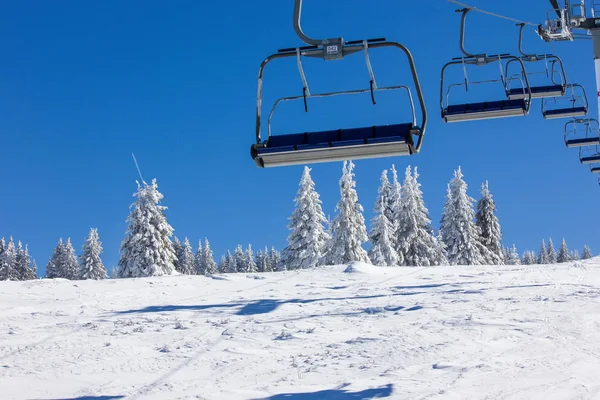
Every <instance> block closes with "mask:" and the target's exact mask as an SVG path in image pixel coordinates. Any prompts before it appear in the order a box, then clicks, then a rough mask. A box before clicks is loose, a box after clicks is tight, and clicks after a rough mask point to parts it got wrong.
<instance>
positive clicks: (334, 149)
mask: <svg viewBox="0 0 600 400" xmlns="http://www.w3.org/2000/svg"><path fill="white" fill-rule="evenodd" d="M301 13H302V0H295V3H294V16H293V25H294V30H295V32H296V34H297V35H298V37H299V38H300V39H301V40H302V41H303V42H304V43H306V44H308V46H304V47H297V48H287V49H281V50H279V51H278V52H277V53H275V54H272V55H270V56H268V57H267V58H266V59H265V60H264V61H263V62H262V63H261V65H260V68H259V72H258V93H257V105H256V143H255V144H253V145H252V146H251V156H252V158H253V160H254V161H255V163H256V165H257V166H258V167H261V168H265V167H276V166H288V165H298V164H305V163H318V162H331V161H343V160H348V159H364V158H377V157H390V156H395V155H412V154H417V153H419V151H420V150H421V146H422V144H423V137H424V135H425V131H426V127H427V109H426V106H425V99H424V96H423V91H422V89H421V84H420V82H419V77H418V75H417V69H416V66H415V62H414V58H413V56H412V54H411V52H410V51H409V50H408V49H407V48H406V47H405V46H404V45H402V44H400V43H397V42H390V41H387V40H386V39H385V38H377V39H368V40H355V41H344V40H343V38H333V39H312V38H310V37H308V36H306V34H305V33H304V32H303V30H302V27H301V24H300V19H301ZM384 47H392V48H397V49H400V50H401V51H402V52H403V53H404V54H405V55H406V57H407V58H408V63H409V66H410V69H411V73H412V78H413V82H414V86H415V90H416V93H417V98H418V101H419V106H420V111H421V124H420V125H417V124H416V113H415V106H414V101H413V97H412V94H411V91H410V88H409V87H407V86H404V85H398V86H386V87H378V86H377V83H376V80H375V76H374V73H373V69H372V67H371V61H370V58H369V50H372V49H378V48H384ZM361 51H364V53H365V61H366V64H367V69H368V72H369V77H370V84H369V88H368V89H358V90H347V91H337V92H329V93H318V94H313V93H311V92H310V90H309V88H308V83H307V80H306V76H305V74H304V70H303V68H302V57H313V58H322V59H323V60H325V61H328V60H338V59H343V58H344V57H346V56H348V55H351V54H354V53H358V52H361ZM289 57H295V58H296V59H297V64H298V70H299V72H300V77H301V80H302V84H303V88H302V95H300V96H290V97H283V98H280V99H278V100H276V101H275V103H274V105H273V107H272V109H271V112H270V114H269V117H268V123H267V125H268V129H267V132H268V137H267V139H266V140H263V139H262V138H261V129H262V90H263V89H262V88H263V75H264V70H265V67H266V66H267V64H269V63H270V62H271V61H273V60H276V59H280V58H289ZM390 90H407V92H408V96H409V100H410V104H411V108H412V121H411V126H410V129H409V131H408V134H407V136H406V137H407V140H406V141H404V142H403V141H393V140H385V139H379V140H377V139H378V138H379V136H378V133H379V132H383V131H387V132H389V129H387V127H385V126H384V127H379V132H377V128H378V127H375V126H374V127H370V128H368V129H372V132H373V134H372V137H371V138H364V140H362V143H356V140H354V141H353V142H352V141H348V144H347V145H344V143H338V144H336V145H334V144H333V143H331V142H329V143H325V145H323V146H319V148H309V149H305V148H302V147H303V146H296V145H294V146H291V147H293V148H292V149H290V150H288V149H286V150H282V151H281V152H278V151H274V152H265V150H266V149H268V147H269V142H270V141H271V138H272V137H274V136H271V120H272V118H273V115H274V113H275V110H276V108H277V106H278V105H279V104H280V103H281V102H284V101H293V100H300V99H302V100H303V101H304V108H305V111H308V102H307V100H308V99H309V98H319V97H331V96H337V95H351V94H360V93H371V101H372V103H373V104H376V101H375V92H378V91H390ZM403 125H406V124H403ZM398 126H399V125H398ZM328 133H332V132H328ZM341 133H342V131H341V130H339V134H338V137H339V136H340V135H341ZM383 134H385V135H387V136H390V135H389V134H388V133H385V132H384V133H382V135H383ZM304 135H305V136H306V135H308V136H310V135H311V133H310V132H309V133H305V134H304ZM382 137H383V136H382ZM415 137H416V143H415V140H414V138H415ZM351 142H352V143H351Z"/></svg>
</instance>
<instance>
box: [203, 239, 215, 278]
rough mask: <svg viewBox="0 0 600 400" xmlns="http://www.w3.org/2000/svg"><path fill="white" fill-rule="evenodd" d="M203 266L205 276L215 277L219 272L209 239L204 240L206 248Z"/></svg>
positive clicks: (204, 248)
mask: <svg viewBox="0 0 600 400" xmlns="http://www.w3.org/2000/svg"><path fill="white" fill-rule="evenodd" d="M202 265H203V268H202V270H203V275H213V274H216V273H217V272H218V270H219V268H218V266H217V263H216V262H215V257H214V255H213V251H212V249H211V248H210V243H209V242H208V239H207V238H204V247H202Z"/></svg>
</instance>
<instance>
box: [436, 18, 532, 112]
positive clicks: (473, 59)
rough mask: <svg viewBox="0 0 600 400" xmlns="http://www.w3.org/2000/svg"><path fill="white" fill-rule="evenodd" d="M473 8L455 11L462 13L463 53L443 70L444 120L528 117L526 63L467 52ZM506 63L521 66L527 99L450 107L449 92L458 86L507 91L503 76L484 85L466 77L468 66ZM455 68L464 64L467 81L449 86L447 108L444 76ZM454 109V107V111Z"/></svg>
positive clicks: (511, 57) (441, 94)
mask: <svg viewBox="0 0 600 400" xmlns="http://www.w3.org/2000/svg"><path fill="white" fill-rule="evenodd" d="M470 11H471V8H468V7H467V8H463V9H460V10H456V12H461V13H462V18H461V23H460V50H461V52H462V53H463V56H462V57H457V58H453V59H452V61H450V62H449V63H447V64H445V65H444V66H443V67H442V71H441V84H440V108H441V111H442V119H443V120H444V121H445V122H447V123H450V122H463V121H475V120H483V119H492V118H505V117H517V116H525V115H527V114H529V109H530V107H531V90H530V86H529V78H528V76H527V73H526V68H525V64H524V63H523V60H521V58H519V57H516V56H512V55H510V54H496V55H487V54H472V53H469V52H467V51H466V50H465V25H466V19H467V15H468V13H469V12H470ZM503 60H509V61H511V60H512V61H514V62H516V63H518V65H520V66H521V69H522V74H523V78H524V82H523V83H524V84H523V93H524V96H523V98H521V99H518V100H510V99H509V100H500V101H493V102H482V103H470V104H460V105H449V104H448V99H449V96H450V89H451V88H453V87H456V86H465V90H466V91H468V90H469V85H470V84H471V85H472V84H479V83H491V82H501V83H502V86H503V89H504V91H506V82H505V79H504V74H503V73H501V74H500V80H488V81H481V82H469V81H468V78H467V76H466V68H465V67H466V65H476V66H486V65H489V64H491V63H493V62H498V63H499V64H500V66H502V61H503ZM453 65H462V66H463V69H464V70H465V82H464V83H460V84H452V85H450V86H449V87H448V92H447V95H446V102H445V103H446V105H444V75H445V71H446V69H447V68H448V67H450V66H453ZM453 107H454V108H453Z"/></svg>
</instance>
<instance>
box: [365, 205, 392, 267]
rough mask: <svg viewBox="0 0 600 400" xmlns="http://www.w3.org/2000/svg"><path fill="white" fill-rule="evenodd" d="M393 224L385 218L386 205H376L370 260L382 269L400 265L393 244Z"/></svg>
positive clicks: (371, 234) (370, 236)
mask: <svg viewBox="0 0 600 400" xmlns="http://www.w3.org/2000/svg"><path fill="white" fill-rule="evenodd" d="M392 234H393V229H392V223H391V222H390V221H389V220H388V219H387V217H386V216H385V206H384V203H380V202H378V203H376V205H375V216H374V217H373V220H372V222H371V232H370V235H369V238H370V239H371V249H370V250H369V253H368V254H369V259H370V260H371V264H373V265H377V266H380V267H395V266H398V265H400V260H399V258H398V253H397V252H396V249H394V245H393V243H392V240H391V239H392V238H391V237H392Z"/></svg>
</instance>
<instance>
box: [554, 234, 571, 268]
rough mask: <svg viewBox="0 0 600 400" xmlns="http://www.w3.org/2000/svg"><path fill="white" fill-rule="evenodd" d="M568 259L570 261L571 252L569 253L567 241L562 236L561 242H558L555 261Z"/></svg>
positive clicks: (563, 261) (562, 261)
mask: <svg viewBox="0 0 600 400" xmlns="http://www.w3.org/2000/svg"><path fill="white" fill-rule="evenodd" d="M569 261H571V254H570V253H569V248H568V247H567V241H566V240H565V239H564V238H563V240H562V243H561V244H560V249H559V250H558V256H557V257H556V262H558V263H565V262H569Z"/></svg>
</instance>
